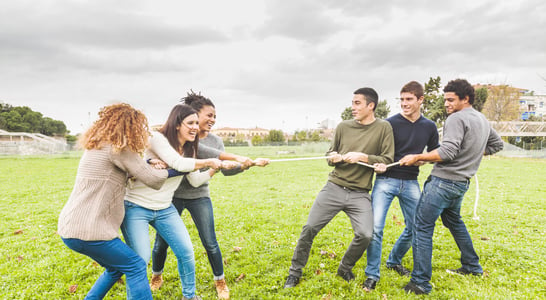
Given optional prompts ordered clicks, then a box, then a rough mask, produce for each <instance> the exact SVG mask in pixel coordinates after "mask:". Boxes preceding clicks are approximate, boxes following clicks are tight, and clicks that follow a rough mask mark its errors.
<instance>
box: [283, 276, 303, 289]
mask: <svg viewBox="0 0 546 300" xmlns="http://www.w3.org/2000/svg"><path fill="white" fill-rule="evenodd" d="M298 283H300V278H299V277H297V276H294V275H288V277H287V278H286V282H285V283H284V288H285V289H289V288H293V287H295V286H296V285H298Z"/></svg>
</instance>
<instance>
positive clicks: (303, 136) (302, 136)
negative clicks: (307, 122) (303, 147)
mask: <svg viewBox="0 0 546 300" xmlns="http://www.w3.org/2000/svg"><path fill="white" fill-rule="evenodd" d="M294 136H295V137H296V140H297V141H299V142H305V141H307V131H305V130H301V131H296V132H294Z"/></svg>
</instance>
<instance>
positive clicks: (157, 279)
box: [150, 274, 163, 292]
mask: <svg viewBox="0 0 546 300" xmlns="http://www.w3.org/2000/svg"><path fill="white" fill-rule="evenodd" d="M162 285H163V276H161V274H159V275H155V274H152V279H150V289H151V290H152V292H155V291H157V290H159V288H160V287H161V286H162Z"/></svg>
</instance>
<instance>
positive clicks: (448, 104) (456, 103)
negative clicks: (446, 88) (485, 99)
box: [444, 92, 470, 115]
mask: <svg viewBox="0 0 546 300" xmlns="http://www.w3.org/2000/svg"><path fill="white" fill-rule="evenodd" d="M444 106H445V108H446V112H447V114H448V115H450V114H452V113H455V112H458V111H460V110H462V109H463V108H466V107H470V104H469V103H468V96H466V97H464V98H463V99H460V98H459V96H457V94H455V93H454V92H446V93H445V94H444Z"/></svg>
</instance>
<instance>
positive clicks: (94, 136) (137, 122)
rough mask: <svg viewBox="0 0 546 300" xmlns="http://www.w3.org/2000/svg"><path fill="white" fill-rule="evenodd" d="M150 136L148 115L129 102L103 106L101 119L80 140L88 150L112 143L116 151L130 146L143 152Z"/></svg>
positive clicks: (100, 113)
mask: <svg viewBox="0 0 546 300" xmlns="http://www.w3.org/2000/svg"><path fill="white" fill-rule="evenodd" d="M149 136H150V130H149V128H148V119H147V118H146V116H145V115H144V114H143V113H142V112H141V111H140V110H137V109H135V108H133V107H131V105H129V104H126V103H118V104H112V105H109V106H105V107H103V108H101V110H100V111H99V119H98V120H97V121H95V122H94V123H93V125H92V126H91V128H89V129H88V130H87V131H86V132H85V133H84V134H83V135H82V137H81V139H80V141H79V142H80V145H81V147H82V148H84V149H87V150H91V149H100V148H102V147H103V146H104V145H106V144H111V145H112V148H113V150H114V151H115V152H119V151H121V150H123V149H125V148H128V149H129V150H131V151H133V152H137V153H143V152H144V150H145V149H146V147H147V146H148V138H149Z"/></svg>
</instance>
